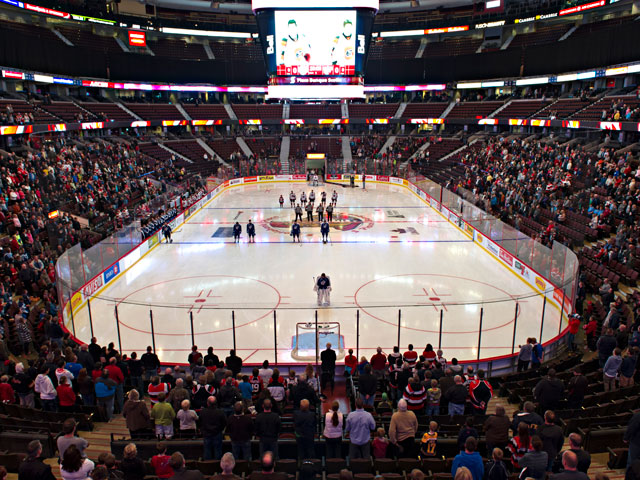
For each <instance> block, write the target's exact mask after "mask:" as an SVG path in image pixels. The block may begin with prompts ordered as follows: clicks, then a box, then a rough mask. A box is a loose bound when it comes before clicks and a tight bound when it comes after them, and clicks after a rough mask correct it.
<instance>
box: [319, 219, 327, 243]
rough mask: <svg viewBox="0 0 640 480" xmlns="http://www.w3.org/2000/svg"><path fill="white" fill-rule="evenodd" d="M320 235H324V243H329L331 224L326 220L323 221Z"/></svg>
mask: <svg viewBox="0 0 640 480" xmlns="http://www.w3.org/2000/svg"><path fill="white" fill-rule="evenodd" d="M320 233H321V234H322V243H327V240H328V239H329V222H327V221H326V220H323V221H322V224H321V225H320Z"/></svg>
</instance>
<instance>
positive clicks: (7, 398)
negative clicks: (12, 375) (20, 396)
mask: <svg viewBox="0 0 640 480" xmlns="http://www.w3.org/2000/svg"><path fill="white" fill-rule="evenodd" d="M52 386H53V385H52ZM54 391H55V389H54ZM15 401H16V392H15V391H14V390H13V387H12V386H11V384H10V383H9V376H8V375H2V377H0V402H2V403H14V402H15Z"/></svg>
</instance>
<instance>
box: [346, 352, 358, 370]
mask: <svg viewBox="0 0 640 480" xmlns="http://www.w3.org/2000/svg"><path fill="white" fill-rule="evenodd" d="M344 368H345V370H346V372H347V373H348V374H349V375H353V374H355V373H356V370H357V368H358V359H357V357H356V356H355V355H354V354H353V348H350V349H349V355H347V356H346V357H344Z"/></svg>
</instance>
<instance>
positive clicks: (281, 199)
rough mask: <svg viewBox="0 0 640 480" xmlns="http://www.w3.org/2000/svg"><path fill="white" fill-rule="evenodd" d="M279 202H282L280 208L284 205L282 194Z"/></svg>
mask: <svg viewBox="0 0 640 480" xmlns="http://www.w3.org/2000/svg"><path fill="white" fill-rule="evenodd" d="M278 202H280V208H282V207H284V197H283V196H282V195H280V199H279V200H278Z"/></svg>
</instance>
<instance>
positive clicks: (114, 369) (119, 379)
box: [104, 357, 124, 412]
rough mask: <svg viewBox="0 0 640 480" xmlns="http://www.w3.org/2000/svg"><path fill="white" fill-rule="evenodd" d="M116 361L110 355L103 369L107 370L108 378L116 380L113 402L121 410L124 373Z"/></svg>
mask: <svg viewBox="0 0 640 480" xmlns="http://www.w3.org/2000/svg"><path fill="white" fill-rule="evenodd" d="M117 362H118V360H117V358H116V357H111V358H110V359H109V365H107V366H106V367H104V368H105V370H108V371H109V378H110V379H111V380H113V381H114V382H116V398H115V404H116V405H117V407H118V410H117V411H118V412H122V408H123V406H124V375H123V373H122V370H120V367H118V365H116V363H117Z"/></svg>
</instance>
